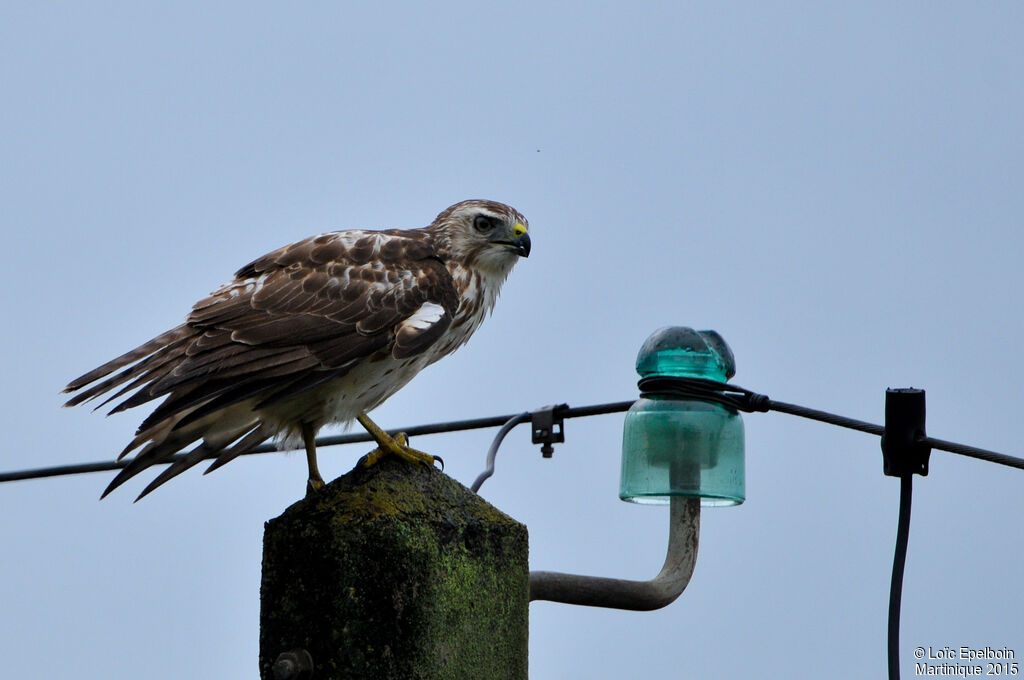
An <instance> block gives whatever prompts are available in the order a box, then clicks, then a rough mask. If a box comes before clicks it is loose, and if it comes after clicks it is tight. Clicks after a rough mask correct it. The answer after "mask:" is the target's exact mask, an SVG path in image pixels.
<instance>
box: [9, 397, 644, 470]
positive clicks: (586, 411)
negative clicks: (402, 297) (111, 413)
mask: <svg viewBox="0 0 1024 680" xmlns="http://www.w3.org/2000/svg"><path fill="white" fill-rule="evenodd" d="M632 405H633V402H632V401H615V402H610V403H607V404H594V405H592V406H577V407H575V408H568V409H565V410H560V411H559V412H558V413H559V415H560V416H561V417H563V418H586V417H588V416H599V415H604V414H606V413H621V412H623V411H627V410H629V407H630V406H632ZM517 416H518V414H515V413H511V414H508V415H502V416H489V417H486V418H470V419H468V420H452V421H448V422H442V423H428V424H426V425H413V426H412V427H404V428H402V427H400V428H397V429H395V430H392V431H393V432H405V434H406V435H408V436H409V437H413V436H417V435H421V434H438V433H441V432H463V431H465V430H479V429H483V428H488V427H498V426H500V425H503V424H505V423H507V422H508V421H509V419H510V418H515V417H517ZM370 441H373V438H372V437H370V435H369V434H367V433H365V432H358V433H356V432H354V433H352V434H341V435H331V436H329V437H319V438H317V440H316V445H317V448H320V447H321V446H336V445H338V444H356V443H359V442H370ZM283 450H285V449H279V448H278V447H277V446H275V445H273V444H264V445H262V446H257V447H256V448H254V449H252V450H250V451H246V452H245V453H243V454H241V455H243V456H247V455H253V454H258V453H273V452H275V451H283ZM186 455H187V454H184V453H179V454H176V455H174V456H172V457H170V458H168V459H167V460H165V461H161V464H170V463H173V462H175V461H177V460H180V459H181V458H184V457H185V456H186ZM216 457H217V454H216V453H212V454H210V455H209V456H208V457H207V458H208V459H213V458H216ZM128 463H129V461H128V460H121V461H102V462H98V463H77V464H73V465H55V466H53V467H44V468H34V469H30V470H15V471H13V472H0V482H16V481H21V480H25V479H42V478H45V477H60V476H63V475H77V474H83V473H86V472H108V471H112V470H120V469H121V468H123V467H124V466H126V465H128Z"/></svg>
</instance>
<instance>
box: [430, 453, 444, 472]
mask: <svg viewBox="0 0 1024 680" xmlns="http://www.w3.org/2000/svg"><path fill="white" fill-rule="evenodd" d="M433 463H440V464H441V472H444V458H442V457H441V456H434V460H433ZM433 463H431V465H430V467H434V465H433Z"/></svg>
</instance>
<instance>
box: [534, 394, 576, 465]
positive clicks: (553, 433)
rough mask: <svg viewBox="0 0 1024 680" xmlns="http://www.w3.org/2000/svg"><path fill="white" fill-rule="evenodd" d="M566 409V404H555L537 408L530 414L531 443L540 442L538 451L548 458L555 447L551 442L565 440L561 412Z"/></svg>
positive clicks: (558, 442)
mask: <svg viewBox="0 0 1024 680" xmlns="http://www.w3.org/2000/svg"><path fill="white" fill-rule="evenodd" d="M568 409H569V405H568V404H556V405H553V406H545V407H543V408H539V409H537V410H536V411H534V412H532V413H531V414H530V425H531V428H532V429H533V443H534V444H541V447H540V452H541V454H542V455H543V456H544V457H545V458H550V457H551V456H552V454H554V452H555V447H553V446H552V444H561V443H562V442H564V441H565V430H564V429H563V427H564V425H565V416H564V415H563V412H564V411H567V410H568Z"/></svg>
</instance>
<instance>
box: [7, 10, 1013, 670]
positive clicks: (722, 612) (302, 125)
mask: <svg viewBox="0 0 1024 680" xmlns="http://www.w3.org/2000/svg"><path fill="white" fill-rule="evenodd" d="M44 5H45V6H44ZM1022 26H1024V9H1022V5H1021V4H1020V3H1017V2H987V3H967V2H965V3H945V2H930V3H900V4H899V5H897V6H892V5H891V4H890V3H878V4H871V3H856V4H855V5H854V4H847V5H837V4H832V3H781V4H775V3H714V4H711V3H708V4H707V5H693V4H683V3H650V4H647V5H644V9H642V10H640V9H636V8H627V7H626V6H624V5H623V6H614V5H608V4H604V3H601V4H598V3H583V2H577V3H561V4H556V5H552V4H548V3H545V4H543V5H541V4H536V5H530V4H524V3H517V6H516V8H515V9H497V8H486V7H481V6H480V5H479V4H478V3H464V4H456V3H453V4H449V5H448V6H447V7H446V8H444V9H441V8H438V7H437V6H436V4H434V3H431V4H429V5H420V4H409V5H402V6H397V5H391V6H389V7H387V8H384V7H383V6H373V7H362V6H360V7H357V6H346V7H344V8H343V7H339V6H328V5H326V4H322V5H317V6H312V7H311V6H306V5H303V6H301V7H298V6H294V5H288V6H285V5H281V4H279V3H272V4H270V3H268V4H263V5H260V4H257V3H239V4H236V5H234V6H224V7H220V8H211V7H208V6H207V5H206V3H200V4H190V3H174V4H173V5H163V6H159V7H155V6H145V5H143V4H141V3H136V4H134V5H131V6H125V5H114V4H111V5H97V4H95V3H93V4H90V6H89V7H88V8H85V7H84V6H81V5H79V4H76V3H70V4H64V5H62V4H58V3H7V4H6V5H5V8H4V9H3V10H2V15H0V91H2V92H3V93H4V94H3V97H2V103H0V130H2V134H0V157H2V158H3V163H0V205H2V208H0V214H2V216H0V223H2V224H3V233H4V245H5V253H6V266H5V267H3V269H2V276H3V282H2V283H3V289H4V290H5V291H6V293H5V295H4V296H3V300H2V308H0V309H2V312H3V315H4V318H5V319H6V320H7V325H6V330H7V332H5V333H3V334H2V335H0V343H2V345H0V351H2V354H3V356H5V357H6V361H5V381H4V382H5V385H6V388H7V389H5V390H3V392H2V394H0V404H2V410H0V412H2V413H3V414H4V415H3V418H4V421H3V422H4V425H5V427H4V438H5V444H4V447H3V450H2V451H0V469H3V470H11V469H20V468H26V467H37V466H48V465H56V464H62V463H73V462H84V461H93V460H102V459H109V458H112V457H113V456H114V455H115V454H116V453H117V452H118V451H119V450H120V449H121V448H122V447H123V445H124V444H125V442H126V441H127V440H128V438H129V437H130V435H131V433H132V431H133V430H134V428H135V426H136V425H137V424H138V422H139V421H140V419H141V418H142V417H143V415H144V413H141V412H130V413H129V414H127V415H125V414H122V415H119V416H116V417H112V418H110V419H104V418H102V417H100V416H99V415H98V414H91V413H90V412H89V411H88V410H87V409H75V410H61V409H60V408H59V405H60V403H61V402H62V400H61V397H60V395H59V394H58V392H59V390H60V388H61V387H62V386H63V385H64V384H65V383H66V382H67V381H68V380H69V379H70V378H73V377H75V376H77V375H79V374H81V373H82V372H84V371H85V370H88V369H90V368H92V367H93V366H96V365H98V364H99V363H101V362H103V361H106V360H107V359H109V358H111V357H113V356H115V355H116V354H119V353H121V352H123V351H125V350H127V349H130V348H132V347H134V346H135V345H137V344H139V343H141V342H142V341H144V340H147V339H149V338H150V337H152V336H153V335H155V334H156V333H159V332H161V331H164V330H166V329H167V328H170V327H171V326H173V325H175V324H176V323H178V322H179V321H180V319H181V318H182V317H183V315H184V314H185V313H186V311H187V310H188V308H189V307H190V305H191V304H192V303H193V302H194V301H195V300H197V299H199V298H200V297H202V296H203V295H205V294H206V293H207V292H209V291H210V290H212V289H213V288H215V287H216V286H217V285H219V284H220V283H222V282H223V281H225V280H227V279H228V278H229V277H230V275H231V273H232V272H233V271H234V270H235V269H236V268H237V267H239V266H241V265H242V264H244V263H246V262H248V261H249V260H251V259H253V258H254V257H256V256H259V255H261V254H263V253H265V252H267V251H269V250H271V249H273V248H276V247H278V246H281V245H284V244H286V243H289V242H291V241H294V240H296V239H298V238H301V237H305V236H308V235H311V234H315V233H319V232H322V231H326V230H330V229H338V228H347V227H373V226H380V227H395V226H402V227H413V226H423V225H426V224H427V223H428V222H429V221H430V220H431V219H432V217H433V216H434V215H435V214H436V213H437V212H438V211H440V210H441V209H442V208H444V207H446V206H447V205H449V204H451V203H454V202H456V201H458V200H461V199H464V198H477V197H480V198H493V199H496V200H501V201H505V202H508V203H510V204H512V205H514V206H515V207H517V208H518V209H519V210H521V211H522V212H523V213H524V214H525V215H526V216H527V217H528V218H529V219H530V222H531V234H532V236H533V244H534V251H533V254H532V255H531V257H530V259H529V260H526V261H523V262H521V263H520V264H519V265H518V266H517V268H516V270H515V271H514V272H513V274H512V276H511V278H510V280H509V281H508V283H507V284H506V287H505V289H504V292H503V295H502V299H501V300H500V301H499V303H498V305H497V308H496V311H495V314H494V316H493V317H492V318H491V319H489V320H488V321H487V322H486V323H485V324H484V326H483V327H482V328H481V330H480V331H479V332H478V333H477V334H476V336H475V337H474V338H473V339H472V341H471V342H470V343H469V344H468V345H467V346H466V347H465V348H464V349H462V350H460V351H459V352H458V353H457V354H456V355H454V356H453V357H450V358H448V359H446V360H444V361H442V362H440V363H439V364H437V365H435V366H434V367H432V368H430V369H428V370H427V371H425V372H424V373H423V374H422V375H420V376H419V377H418V378H417V379H416V380H415V381H413V383H411V384H410V385H409V386H408V387H407V388H405V389H404V390H403V391H402V392H400V393H399V394H398V395H396V396H395V397H393V398H392V399H391V400H390V401H389V402H387V403H386V404H385V405H383V406H382V407H380V408H379V409H378V410H377V411H376V412H375V419H376V420H377V421H378V422H380V423H381V424H383V425H384V426H385V427H392V428H394V427H398V426H402V425H411V424H416V423H425V422H433V421H436V420H450V419H459V418H467V417H475V416H484V415H492V414H500V413H507V412H514V411H520V410H524V409H529V408H533V407H537V406H541V405H543V404H548V403H554V402H568V403H569V404H571V405H585V404H593V403H600V402H605V401H618V400H622V399H629V398H633V397H634V396H635V395H636V387H635V378H636V376H635V374H634V371H633V361H634V358H635V355H636V351H637V349H638V348H639V346H640V344H641V343H642V342H643V340H644V338H645V337H646V336H647V335H648V334H649V333H650V332H651V331H653V330H654V329H656V328H658V327H659V326H662V325H666V324H678V325H689V326H694V327H697V328H714V329H716V330H718V331H719V332H720V333H721V334H722V335H723V336H724V337H725V339H726V340H727V341H728V342H729V344H730V345H731V346H732V349H733V351H734V353H735V355H736V359H737V365H738V373H737V376H736V378H735V381H736V382H737V383H738V384H740V385H743V386H746V387H749V388H751V389H755V390H757V391H760V392H766V393H768V394H769V395H771V396H772V397H774V398H776V399H780V400H784V401H791V402H796V403H800V404H805V405H808V406H813V407H818V408H823V409H826V410H832V411H836V412H839V413H843V414H846V415H850V416H853V417H858V418H863V419H866V420H872V421H876V422H880V421H881V419H882V409H883V404H884V390H885V388H886V387H888V386H911V385H912V386H915V387H923V388H925V389H926V390H927V391H928V430H929V433H930V434H932V435H933V436H937V437H942V438H946V439H953V440H958V441H964V442H968V443H973V444H975V445H978V446H984V447H988V448H992V449H995V450H1001V451H1005V452H1008V453H1015V454H1018V455H1020V454H1024V447H1022V446H1021V444H1020V441H1021V440H1020V436H1019V431H1020V424H1021V415H1020V413H1021V403H1022V398H1024V388H1022V381H1021V378H1022V375H1024V358H1022V354H1021V351H1020V347H1021V344H1022V340H1024V325H1022V320H1021V313H1020V312H1021V308H1022V302H1024V292H1022V273H1021V261H1022V255H1024V237H1022V236H1021V233H1020V230H1021V224H1022V221H1024V191H1022V178H1024V124H1022V122H1021V121H1022V115H1021V112H1022V110H1024V52H1022V51H1021V48H1020V32H1021V27H1022ZM745 422H746V428H747V498H748V500H747V503H746V504H744V505H742V506H740V507H738V508H724V509H708V510H706V511H705V513H704V516H703V531H702V535H701V547H700V557H699V559H698V561H697V567H696V572H695V574H694V577H693V580H692V581H691V583H690V586H689V588H688V589H687V591H686V592H685V593H684V594H683V596H682V597H681V598H680V599H679V600H678V601H677V602H676V603H675V604H673V605H672V606H670V607H668V608H667V609H665V610H662V611H658V612H654V613H646V614H637V613H625V612H616V611H602V610H593V609H586V608H574V607H569V606H565V605H555V604H535V605H533V606H532V607H531V627H530V633H531V645H530V655H531V656H530V664H531V674H532V677H534V678H581V679H582V678H587V679H590V678H606V677H607V678H610V677H627V676H628V677H644V676H647V677H666V678H674V677H683V676H686V677H721V678H745V677H752V676H755V675H763V676H768V677H783V676H784V677H794V678H818V677H835V678H866V677H881V676H882V675H883V674H884V669H885V631H886V607H887V600H888V585H889V575H890V569H891V561H892V549H893V541H894V536H895V526H896V508H897V500H898V482H897V481H896V480H895V479H892V478H886V477H884V476H883V475H882V462H881V454H880V451H879V447H878V441H877V439H876V438H873V437H870V436H868V435H864V434H859V433H855V432H849V431H844V430H840V429H838V428H832V427H828V426H825V425H821V424H817V423H812V422H810V421H802V420H799V419H796V418H793V417H790V416H786V415H781V414H768V415H765V414H757V415H750V416H746V417H745ZM621 428H622V417H621V416H605V417H600V418H591V419H586V420H574V421H570V422H569V423H568V424H567V425H566V434H567V442H566V443H565V444H564V445H562V446H559V447H557V449H556V454H555V457H554V458H553V459H552V460H542V459H541V458H540V454H539V452H538V451H537V449H536V448H534V447H532V446H531V445H530V442H529V433H528V430H527V429H526V428H519V429H517V430H515V431H514V432H513V434H512V435H510V437H509V438H508V439H507V441H506V443H505V445H504V447H503V449H502V452H501V458H500V460H499V467H498V472H497V475H496V476H495V477H494V478H492V479H491V480H490V481H489V482H488V483H487V484H486V485H485V486H484V487H483V490H482V492H483V495H484V496H485V497H486V498H487V499H488V500H490V501H491V502H492V503H494V504H495V505H497V506H498V507H499V508H501V509H502V510H504V511H505V512H507V513H508V514H510V515H512V516H514V517H516V518H517V519H519V520H520V521H522V522H524V523H526V524H527V526H528V527H529V530H530V536H531V541H530V549H531V565H532V567H533V568H535V569H554V570H562V571H574V572H584V573H592V574H598V575H606V576H620V577H628V578H647V577H650V576H652V575H653V574H654V573H656V571H657V569H658V568H659V567H660V564H661V560H662V557H663V551H664V546H665V534H666V526H667V511H665V510H663V509H658V508H650V507H639V506H634V505H631V504H625V503H622V502H620V501H619V500H618V499H617V487H618V473H619V446H620V438H621ZM493 434H494V432H493V431H483V432H477V433H466V434H456V435H451V436H433V437H429V438H428V437H424V438H420V439H418V440H417V441H416V445H417V446H418V447H419V448H425V449H427V450H429V451H431V452H434V453H438V454H441V455H443V456H444V457H445V460H446V461H447V462H448V468H447V471H448V472H449V473H450V474H451V475H452V476H453V477H455V478H456V479H458V480H460V481H462V482H463V483H465V484H469V483H470V482H471V481H472V480H473V478H474V477H475V475H476V474H477V472H479V470H480V468H481V466H482V463H483V456H484V453H485V451H486V448H487V445H488V443H489V442H490V438H491V437H492V436H493ZM365 449H366V447H365V446H354V447H343V448H334V449H327V450H324V451H323V452H322V453H321V468H322V469H323V471H324V474H325V476H328V477H331V478H333V477H336V476H338V475H340V474H343V473H344V472H345V471H347V470H348V469H349V468H350V467H351V466H352V464H353V463H354V462H355V460H356V458H357V457H358V456H359V455H360V454H361V453H363V452H364V450H365ZM144 478H146V479H144ZM147 479H148V478H147V476H146V475H143V476H142V477H140V478H139V480H138V481H135V480H133V482H132V483H129V484H128V485H126V488H124V489H123V490H119V491H118V492H116V493H115V494H113V495H112V496H111V497H109V498H108V499H106V500H105V501H103V502H102V503H100V502H98V501H97V498H98V496H99V493H100V491H101V490H102V489H103V487H104V486H105V485H106V484H107V482H108V481H109V475H106V474H94V475H82V476H78V477H73V478H62V479H52V480H43V481H33V482H21V483H14V484H5V485H2V486H0V509H2V512H0V544H2V546H3V548H2V554H3V557H2V559H0V658H2V659H4V662H3V663H4V675H5V676H7V677H12V678H13V677H34V678H35V677H37V678H72V677H82V676H83V674H84V675H85V676H90V675H93V674H96V675H98V674H100V673H101V672H102V674H103V676H104V677H108V678H137V677H141V676H143V675H144V676H145V677H148V678H173V677H182V675H184V674H187V675H189V676H191V677H210V678H213V677H217V678H251V677H254V676H255V674H256V662H257V658H256V657H257V646H258V637H257V635H258V630H257V628H258V611H259V579H260V556H261V550H262V547H261V537H262V528H263V522H264V521H265V520H266V519H269V518H271V517H274V516H276V515H278V514H280V513H281V512H282V511H283V510H284V509H285V508H286V507H287V506H288V505H289V504H290V503H292V502H294V501H295V500H297V499H298V498H299V497H300V496H301V494H302V493H303V484H304V481H305V465H304V461H303V458H302V456H300V455H288V456H286V455H274V456H260V457H255V458H247V459H242V460H239V461H236V462H235V463H233V464H232V465H230V466H228V467H227V468H225V469H224V470H222V471H220V472H218V473H217V474H215V475H210V476H208V477H202V476H201V475H200V474H199V471H198V469H196V470H195V471H192V472H190V473H188V474H186V475H183V476H182V477H180V478H178V479H176V480H174V482H173V483H171V484H168V485H167V486H166V487H163V488H161V489H160V491H159V492H158V493H155V494H153V495H152V496H150V497H148V498H146V499H145V500H144V501H143V502H141V503H138V504H135V505H133V504H132V502H131V501H132V499H133V498H134V496H135V494H136V493H138V491H140V490H141V489H142V487H143V486H144V485H145V483H146V481H147ZM915 487H916V488H915V498H914V516H913V523H912V525H911V536H910V551H909V558H908V563H907V571H906V585H905V588H904V595H903V626H902V639H903V653H902V657H903V660H904V661H903V669H904V670H903V672H904V675H905V676H908V675H911V674H912V673H913V666H912V661H913V659H912V650H913V648H914V647H915V646H928V645H931V646H942V645H950V646H959V645H979V646H984V645H989V646H992V647H1003V646H1008V647H1011V648H1013V649H1015V650H1016V653H1017V655H1018V659H1019V658H1020V657H1021V656H1022V655H1024V623H1022V609H1024V588H1022V587H1021V586H1020V578H1019V576H1020V565H1021V564H1022V563H1024V541H1022V540H1021V539H1022V536H1021V530H1020V518H1021V516H1022V513H1024V494H1022V493H1021V490H1022V488H1024V473H1022V472H1020V471H1015V470H1011V469H1008V468H1001V467H998V466H995V465H990V464H986V463H982V462H979V461H974V460H969V459H965V458H960V457H957V456H952V455H950V454H946V453H942V452H936V453H934V454H933V456H932V466H931V474H930V475H929V476H928V477H927V478H924V479H921V478H918V479H917V481H916V484H915Z"/></svg>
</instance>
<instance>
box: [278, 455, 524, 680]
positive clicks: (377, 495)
mask: <svg viewBox="0 0 1024 680" xmlns="http://www.w3.org/2000/svg"><path fill="white" fill-rule="evenodd" d="M527 551H528V541H527V532H526V527H525V526H523V525H522V524H519V523H518V522H516V521H515V520H513V519H511V518H509V517H508V516H506V515H504V514H502V513H501V512H499V511H498V510H497V509H495V508H494V507H492V506H491V505H489V504H488V503H486V502H485V501H484V500H482V499H481V498H480V497H479V496H477V495H476V494H474V493H473V492H472V491H470V490H468V489H466V488H465V487H464V486H462V485H461V484H459V483H458V482H456V481H454V480H453V479H451V478H450V477H448V476H447V475H445V474H444V473H442V472H440V471H438V470H433V469H429V468H427V467H425V466H420V465H409V464H407V463H405V462H402V461H398V460H395V459H392V458H387V459H384V460H382V461H380V462H379V463H378V464H377V465H374V466H373V467H370V468H362V467H358V466H357V467H356V468H355V469H354V470H352V471H351V472H349V473H348V474H346V475H344V476H343V477H340V478H338V479H337V480H335V481H333V482H331V483H330V484H328V485H327V487H325V488H324V489H322V490H321V491H320V492H318V493H316V494H314V495H313V496H312V497H310V498H307V499H305V500H302V501H300V502H298V503H296V504H295V505H293V506H291V507H290V508H288V509H287V510H286V511H285V512H284V514H282V515H281V516H280V517H278V518H276V519H273V520H271V521H269V522H267V525H266V529H265V531H264V539H263V583H262V587H261V592H260V602H261V611H260V677H261V678H263V679H264V680H271V679H274V680H298V679H299V678H302V677H309V676H308V675H307V674H305V673H307V672H306V671H303V670H302V666H303V665H305V663H306V662H305V661H303V660H304V659H309V658H311V659H312V663H313V667H314V669H315V670H314V671H313V675H312V677H314V678H315V679H316V680H334V679H336V680H341V679H342V678H346V679H347V678H360V679H361V680H378V679H379V680H384V679H388V680H398V679H401V680H409V679H413V678H417V679H419V678H422V679H424V680H426V679H435V678H436V679H438V680H441V679H448V678H451V679H455V678H460V679H464V678H488V679H491V680H527V633H528V627H527V617H528V608H529V603H528V600H529V566H528V561H527ZM303 650H304V652H308V656H306V655H305V654H304V652H303ZM288 652H293V654H291V655H290V656H285V657H281V655H282V654H286V653H288ZM275 663H277V667H276V668H275Z"/></svg>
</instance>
